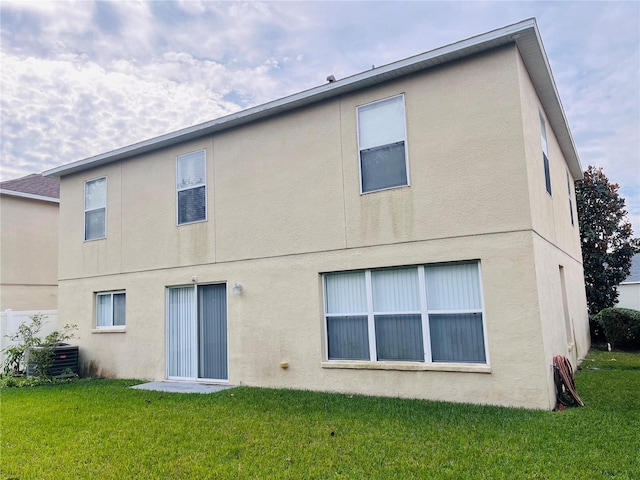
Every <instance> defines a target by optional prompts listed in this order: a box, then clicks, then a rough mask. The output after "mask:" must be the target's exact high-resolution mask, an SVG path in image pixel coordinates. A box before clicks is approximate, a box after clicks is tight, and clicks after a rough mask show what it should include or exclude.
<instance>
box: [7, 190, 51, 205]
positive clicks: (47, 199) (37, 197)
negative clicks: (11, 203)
mask: <svg viewBox="0 0 640 480" xmlns="http://www.w3.org/2000/svg"><path fill="white" fill-rule="evenodd" d="M0 194H2V195H11V196H13V197H22V198H30V199H32V200H42V201H43V202H51V203H60V199H59V198H54V197H45V196H42V195H34V194H33V193H25V192H15V191H13V190H6V189H4V188H0Z"/></svg>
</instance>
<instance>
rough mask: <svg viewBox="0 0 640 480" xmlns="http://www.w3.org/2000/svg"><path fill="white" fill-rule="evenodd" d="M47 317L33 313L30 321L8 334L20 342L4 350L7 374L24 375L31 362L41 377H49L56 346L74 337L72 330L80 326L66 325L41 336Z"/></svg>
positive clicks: (4, 368) (4, 367)
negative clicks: (43, 336)
mask: <svg viewBox="0 0 640 480" xmlns="http://www.w3.org/2000/svg"><path fill="white" fill-rule="evenodd" d="M46 318H47V317H46V316H45V315H42V314H41V313H37V314H35V315H32V316H30V317H29V319H30V322H29V323H27V322H24V323H22V324H20V326H19V327H18V330H17V331H16V333H15V334H13V335H7V337H8V338H9V339H10V340H13V341H20V343H18V344H16V345H10V346H9V347H7V348H6V349H5V350H4V351H5V353H6V360H5V362H4V365H3V370H4V374H5V375H10V376H16V375H23V374H25V373H26V370H27V364H30V365H32V366H33V368H34V370H35V372H36V375H37V376H38V377H39V378H41V379H45V378H47V377H48V372H49V369H50V368H51V365H52V364H53V356H54V347H55V346H57V345H58V344H60V343H62V342H64V341H65V340H69V339H70V338H73V337H74V335H73V333H72V332H73V331H74V330H76V329H77V328H78V327H77V326H76V325H65V326H64V328H63V329H62V330H61V331H60V332H58V331H55V332H52V333H50V334H49V335H47V336H46V337H45V338H40V336H39V334H40V330H41V329H42V324H43V322H44V320H45V319H46Z"/></svg>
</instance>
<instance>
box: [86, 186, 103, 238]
mask: <svg viewBox="0 0 640 480" xmlns="http://www.w3.org/2000/svg"><path fill="white" fill-rule="evenodd" d="M106 237H107V177H101V178H96V179H95V180H89V181H88V182H85V183H84V239H85V241H86V240H99V239H101V238H106Z"/></svg>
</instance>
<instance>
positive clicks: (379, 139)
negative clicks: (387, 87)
mask: <svg viewBox="0 0 640 480" xmlns="http://www.w3.org/2000/svg"><path fill="white" fill-rule="evenodd" d="M357 110H358V150H359V154H360V190H361V192H362V193H367V192H373V191H376V190H384V189H387V188H394V187H402V186H406V185H409V175H408V155H407V133H406V124H405V111H404V95H397V96H395V97H391V98H387V99H385V100H380V101H377V102H373V103H369V104H367V105H362V106H360V107H358V109H357Z"/></svg>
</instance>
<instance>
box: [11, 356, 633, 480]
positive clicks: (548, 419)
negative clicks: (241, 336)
mask: <svg viewBox="0 0 640 480" xmlns="http://www.w3.org/2000/svg"><path fill="white" fill-rule="evenodd" d="M133 383H135V382H132V381H122V380H83V381H79V382H76V383H69V384H60V385H54V386H40V387H25V388H4V389H2V390H0V394H1V401H2V403H1V410H0V413H1V434H2V437H1V444H0V455H1V457H0V465H1V467H0V469H1V472H2V479H13V478H20V479H36V478H47V479H48V478H51V479H72V478H93V479H104V478H117V479H121V478H138V477H140V478H145V479H153V478H158V479H166V478H181V479H183V478H184V479H191V478H234V479H235V478H274V479H286V478H292V479H311V478H317V479H329V478H357V479H360V478H366V479H371V478H381V479H383V478H384V479H387V478H399V479H410V478H450V479H464V478H469V479H477V478H491V479H494V478H508V479H516V478H541V479H598V478H606V479H611V478H616V479H632V478H640V455H639V453H638V452H640V355H633V354H622V353H602V352H594V353H592V354H591V355H590V356H589V358H588V359H587V360H585V362H584V363H583V365H582V370H581V371H580V372H579V373H578V375H577V377H576V383H577V388H578V393H579V394H580V395H581V397H582V399H583V400H584V401H585V404H586V407H585V408H575V409H569V410H565V411H560V412H540V411H527V410H520V409H508V408H499V407H482V406H472V405H455V404H450V403H435V402H425V401H417V400H398V399H383V398H371V397H360V396H353V397H351V396H348V395H336V394H323V393H313V392H300V391H289V390H268V389H257V388H237V389H233V390H227V391H223V392H220V393H215V394H210V395H197V394H191V395H189V394H169V393H160V392H148V391H140V390H133V389H130V388H127V387H128V386H129V385H131V384H133Z"/></svg>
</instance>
